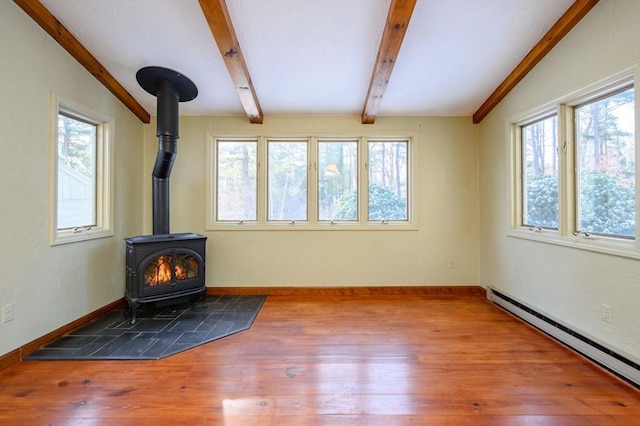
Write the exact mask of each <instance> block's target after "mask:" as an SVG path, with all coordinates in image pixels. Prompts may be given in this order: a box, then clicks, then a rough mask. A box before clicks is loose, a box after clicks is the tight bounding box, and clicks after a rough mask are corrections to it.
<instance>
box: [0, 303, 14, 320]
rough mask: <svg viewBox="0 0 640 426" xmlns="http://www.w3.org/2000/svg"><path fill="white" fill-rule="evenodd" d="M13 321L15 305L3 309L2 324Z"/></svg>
mask: <svg viewBox="0 0 640 426" xmlns="http://www.w3.org/2000/svg"><path fill="white" fill-rule="evenodd" d="M9 321H13V303H12V304H10V305H4V306H3V307H2V323H5V322H9Z"/></svg>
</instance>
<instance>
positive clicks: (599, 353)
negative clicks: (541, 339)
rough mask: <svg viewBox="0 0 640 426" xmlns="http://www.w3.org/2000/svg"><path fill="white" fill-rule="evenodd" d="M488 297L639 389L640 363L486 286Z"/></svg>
mask: <svg viewBox="0 0 640 426" xmlns="http://www.w3.org/2000/svg"><path fill="white" fill-rule="evenodd" d="M487 290H488V291H487V296H488V298H489V300H491V301H492V302H493V303H495V304H496V305H498V306H500V307H502V308H504V309H506V310H507V311H509V312H511V313H512V314H514V315H515V316H517V317H519V318H521V319H522V320H524V321H526V322H528V323H529V324H531V325H532V326H534V327H536V328H537V329H539V330H541V331H543V332H544V333H546V334H548V335H549V336H551V337H553V338H554V339H556V340H558V341H559V342H560V343H563V344H564V345H566V346H568V347H570V348H572V349H573V350H575V351H576V352H578V353H580V354H581V355H583V356H585V357H587V358H589V359H590V360H592V361H593V362H595V363H596V364H598V365H600V366H601V367H603V368H605V369H607V370H609V371H610V372H611V373H613V374H615V375H616V376H618V377H620V378H622V379H623V380H626V381H627V382H629V383H630V384H632V385H633V386H635V387H636V388H639V389H640V364H638V363H637V362H634V361H632V360H630V359H628V358H626V357H624V356H622V355H620V354H618V353H616V352H615V351H612V350H611V349H609V348H607V347H605V346H604V345H602V344H601V343H598V342H596V341H594V340H593V339H591V338H589V337H586V336H584V335H582V334H580V333H578V332H576V331H574V330H572V329H571V328H569V327H567V326H566V325H563V324H561V323H559V322H558V321H557V320H554V319H552V318H549V317H548V316H546V315H544V314H541V313H540V312H537V311H536V310H534V309H532V308H531V307H529V306H527V305H525V304H524V303H522V302H519V301H517V300H515V299H514V298H512V297H510V296H507V295H506V294H504V293H502V292H500V291H498V290H496V289H494V288H492V287H488V288H487Z"/></svg>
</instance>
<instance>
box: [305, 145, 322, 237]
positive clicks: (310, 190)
mask: <svg viewBox="0 0 640 426" xmlns="http://www.w3.org/2000/svg"><path fill="white" fill-rule="evenodd" d="M307 156H308V160H309V161H308V164H307V170H308V175H307V194H308V195H307V197H308V198H307V221H308V223H309V224H310V225H317V224H318V215H319V209H318V191H319V190H318V176H319V174H318V138H316V137H311V138H309V139H308V140H307Z"/></svg>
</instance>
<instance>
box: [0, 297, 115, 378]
mask: <svg viewBox="0 0 640 426" xmlns="http://www.w3.org/2000/svg"><path fill="white" fill-rule="evenodd" d="M123 304H124V298H121V299H118V300H116V301H114V302H111V303H109V304H108V305H106V306H103V307H102V308H99V309H96V310H95V311H93V312H90V313H88V314H87V315H84V316H83V317H80V318H78V319H77V320H75V321H72V322H70V323H69V324H67V325H64V326H62V327H60V328H58V329H56V330H53V331H52V332H50V333H47V334H45V335H44V336H42V337H38V338H37V339H35V340H33V341H31V342H29V343H27V344H25V345H23V346H21V347H19V348H18V349H14V350H13V351H11V352H9V353H7V354H5V355H2V356H0V370H4V369H5V368H8V367H11V366H12V365H14V364H17V363H19V362H21V361H22V360H23V358H24V357H25V356H27V355H29V354H31V353H33V352H35V351H37V350H38V349H40V348H42V347H43V346H46V345H48V344H50V343H53V342H55V341H56V340H58V339H59V338H61V337H63V336H64V335H66V334H69V333H70V332H72V331H73V330H76V329H78V328H80V327H82V326H84V325H86V324H89V323H90V322H91V321H93V320H95V319H97V318H99V317H100V316H102V315H104V314H106V313H107V312H111V311H112V310H114V309H116V308H119V307H120V306H122V305H123Z"/></svg>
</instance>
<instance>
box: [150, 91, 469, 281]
mask: <svg viewBox="0 0 640 426" xmlns="http://www.w3.org/2000/svg"><path fill="white" fill-rule="evenodd" d="M196 84H197V83H196ZM179 125H180V139H179V141H178V155H177V158H176V163H175V164H174V167H173V172H172V175H171V232H197V233H202V234H205V235H207V236H208V237H209V239H208V244H207V286H209V287H216V286H383V285H384V286H395V285H477V270H478V265H477V250H478V226H477V217H478V208H477V205H478V195H477V194H478V192H477V191H478V190H477V161H478V154H477V143H476V139H477V134H476V127H477V126H474V125H473V124H472V123H471V119H470V118H469V117H463V118H389V117H380V118H378V120H376V124H375V125H362V124H360V121H359V117H355V116H348V117H345V116H341V117H303V116H294V117H291V116H289V117H287V116H277V117H274V116H267V117H266V118H265V124H263V125H255V124H250V123H249V122H248V120H247V118H246V117H182V118H181V120H180V123H179ZM155 130H156V127H155V122H154V121H153V120H152V123H151V124H150V125H148V126H145V172H144V174H145V184H144V185H145V190H144V194H145V197H146V199H145V209H146V210H145V230H146V232H151V229H152V222H151V211H150V206H151V195H150V194H151V177H150V176H151V171H152V168H153V163H154V161H155V156H156V149H157V138H156V136H155ZM391 130H393V131H399V132H402V131H406V132H414V133H415V134H416V135H417V144H418V146H417V148H418V149H417V151H418V158H417V162H416V166H417V175H418V176H419V182H418V184H419V194H418V195H419V196H418V203H419V204H418V209H417V210H418V215H419V228H418V230H416V231H299V230H298V231H212V232H205V204H204V203H205V187H206V180H207V170H206V143H207V141H206V134H207V132H208V131H209V132H211V133H213V134H216V133H222V134H224V133H225V132H228V131H246V132H247V133H248V134H249V135H254V136H255V135H264V136H267V135H269V136H271V135H276V136H277V135H283V134H290V133H296V134H299V135H309V136H314V135H321V134H327V133H331V134H335V135H340V134H342V135H344V134H354V133H355V134H358V133H359V132H372V131H391ZM147 176H148V178H147ZM448 259H454V260H455V266H456V268H455V269H448V267H447V261H448Z"/></svg>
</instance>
